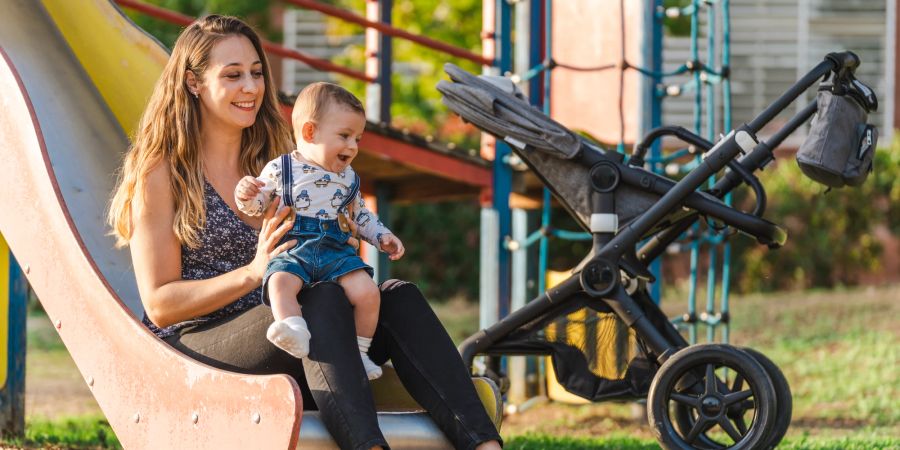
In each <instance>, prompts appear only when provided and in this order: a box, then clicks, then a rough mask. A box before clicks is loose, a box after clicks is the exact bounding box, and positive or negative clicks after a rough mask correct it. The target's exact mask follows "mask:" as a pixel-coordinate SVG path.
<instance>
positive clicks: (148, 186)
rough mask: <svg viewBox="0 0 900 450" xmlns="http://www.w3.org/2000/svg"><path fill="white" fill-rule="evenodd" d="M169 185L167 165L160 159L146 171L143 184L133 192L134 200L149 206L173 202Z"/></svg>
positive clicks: (169, 175) (170, 183)
mask: <svg viewBox="0 0 900 450" xmlns="http://www.w3.org/2000/svg"><path fill="white" fill-rule="evenodd" d="M171 185H172V177H171V171H170V170H169V166H168V165H166V164H164V163H163V162H161V161H160V162H158V163H156V164H154V165H153V167H151V168H150V170H148V171H147V176H146V177H145V178H144V182H143V186H141V188H140V189H139V190H138V191H137V192H135V195H136V196H137V197H138V198H136V200H138V202H140V203H143V204H146V205H148V206H150V207H155V206H161V205H164V204H166V203H173V202H172V189H171Z"/></svg>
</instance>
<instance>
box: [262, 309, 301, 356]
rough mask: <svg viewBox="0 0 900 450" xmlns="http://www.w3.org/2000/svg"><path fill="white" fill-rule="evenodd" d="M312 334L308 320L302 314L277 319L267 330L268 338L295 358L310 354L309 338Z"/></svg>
mask: <svg viewBox="0 0 900 450" xmlns="http://www.w3.org/2000/svg"><path fill="white" fill-rule="evenodd" d="M310 337H311V335H310V333H309V328H307V326H306V320H304V319H303V317H301V316H290V317H285V318H284V319H283V320H276V321H275V322H272V325H269V329H268V330H266V338H267V339H268V340H269V342H271V343H272V344H275V346H276V347H278V348H280V349H282V350H284V351H286V352H288V353H290V354H291V356H293V357H295V358H305V357H306V355H309V339H310Z"/></svg>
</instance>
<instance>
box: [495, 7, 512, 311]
mask: <svg viewBox="0 0 900 450" xmlns="http://www.w3.org/2000/svg"><path fill="white" fill-rule="evenodd" d="M495 4H496V8H497V9H496V17H497V18H496V20H497V22H496V24H495V26H496V27H495V30H496V34H497V37H496V41H495V42H496V43H497V49H496V50H497V52H496V55H497V56H496V59H495V61H494V64H495V66H496V67H497V68H498V69H499V70H500V74H501V75H502V74H506V73H507V72H509V71H510V70H512V8H511V7H510V5H509V3H508V2H506V1H505V0H496V3H495ZM510 153H511V150H510V148H509V145H507V144H506V143H505V142H503V141H500V140H498V141H496V145H495V149H494V167H493V176H494V192H493V199H492V200H493V204H494V209H496V210H497V214H498V225H499V237H500V239H499V242H498V243H497V245H499V246H500V248H499V251H498V253H497V258H498V271H499V273H498V274H497V275H498V277H499V280H498V283H497V291H498V292H497V300H498V311H497V314H498V318H500V319H502V318H504V317H506V316H507V315H508V314H509V307H510V292H511V283H512V280H511V278H512V270H511V266H510V254H509V251H508V250H507V249H506V246H505V242H506V238H507V237H508V236H510V234H511V233H512V215H511V212H510V208H509V195H510V193H511V191H512V169H511V168H510V166H509V164H508V163H507V159H508V158H509V155H510Z"/></svg>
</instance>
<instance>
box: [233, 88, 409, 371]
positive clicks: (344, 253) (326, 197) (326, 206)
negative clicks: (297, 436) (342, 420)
mask: <svg viewBox="0 0 900 450" xmlns="http://www.w3.org/2000/svg"><path fill="white" fill-rule="evenodd" d="M291 122H292V123H293V128H294V136H295V139H296V140H297V150H295V151H293V152H292V153H290V154H289V155H282V156H281V157H280V158H278V159H275V160H272V161H270V162H269V163H268V164H266V166H265V168H263V170H262V173H261V174H260V176H259V178H253V177H249V176H248V177H244V178H243V179H242V180H241V181H240V183H238V186H237V188H235V193H234V196H235V199H236V200H237V204H238V208H239V209H240V210H241V211H243V212H244V213H246V214H249V215H253V216H256V215H259V214H262V212H263V211H265V210H266V208H267V207H268V206H269V204H270V203H271V202H272V200H273V199H274V198H275V196H276V195H279V196H281V202H282V204H284V205H286V206H290V207H293V208H294V211H295V216H294V223H293V226H292V228H291V230H290V231H289V232H288V233H287V235H285V236H284V238H283V239H282V242H286V241H288V240H291V239H296V240H297V245H295V246H294V247H293V248H291V249H290V250H288V251H286V252H284V253H282V254H280V255H278V256H276V257H275V258H273V259H272V260H271V261H270V262H269V265H268V267H267V268H266V273H265V276H264V277H263V289H262V293H263V294H262V295H263V303H266V304H269V305H271V307H272V314H273V315H274V316H275V322H273V323H272V325H271V326H269V329H268V331H267V333H266V336H267V337H268V339H269V341H271V342H272V343H273V344H275V345H276V346H277V347H279V348H281V349H282V350H284V351H286V352H288V353H290V354H291V355H293V356H294V357H297V358H304V357H306V355H307V354H309V340H310V337H311V336H310V333H309V329H308V328H307V325H306V321H305V320H303V317H302V316H301V314H300V304H299V303H298V302H297V295H298V294H299V292H300V290H301V289H302V288H303V286H305V285H309V284H313V283H317V282H320V281H337V282H338V284H340V285H341V287H343V288H344V291H345V292H346V294H347V297H348V298H349V299H350V303H351V304H352V305H353V318H354V321H355V323H356V333H357V335H358V336H357V337H356V340H357V342H358V344H359V353H360V357H361V358H362V362H363V366H364V367H365V370H366V375H367V376H368V378H369V379H370V380H374V379H375V378H378V377H380V376H381V367H379V366H378V365H376V364H375V363H374V362H372V360H371V359H369V355H368V350H369V345H370V344H371V343H372V336H373V335H374V334H375V327H376V325H377V322H378V309H379V306H380V292H379V290H378V287H377V286H376V285H375V282H374V281H373V280H372V275H373V273H374V271H373V270H372V268H371V267H370V266H368V265H366V264H365V263H364V262H363V261H362V259H361V258H360V257H359V256H358V255H357V253H356V250H357V248H358V247H359V241H358V240H357V239H356V237H355V234H356V233H358V235H359V236H360V237H361V238H362V239H364V240H365V241H367V242H369V243H370V244H372V245H374V246H375V247H376V248H378V249H380V250H381V251H383V252H385V253H387V254H388V255H389V257H390V259H391V260H397V259H400V257H402V256H403V253H404V248H403V243H402V242H401V241H400V239H398V238H397V237H396V236H394V234H392V233H391V231H390V230H388V229H387V228H386V227H385V226H384V225H383V224H382V223H381V222H380V221H379V220H378V217H377V216H376V215H375V214H374V213H373V212H371V211H369V210H367V209H366V207H365V203H364V202H363V199H362V195H361V194H360V193H359V186H360V182H359V177H358V176H357V175H356V172H354V171H353V169H352V168H351V167H350V163H351V162H353V158H355V157H356V155H357V153H359V148H358V144H359V140H360V138H361V137H362V134H363V131H364V130H365V126H366V116H365V110H364V109H363V106H362V103H361V102H360V101H359V99H357V98H356V97H355V96H354V95H353V94H351V93H350V92H348V91H347V90H345V89H344V88H342V87H340V86H337V85H335V84H331V83H314V84H311V85H309V86H307V87H306V88H304V89H303V90H302V91H301V92H300V95H299V96H297V102H296V103H295V104H294V112H293V114H292V115H291Z"/></svg>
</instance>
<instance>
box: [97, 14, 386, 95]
mask: <svg viewBox="0 0 900 450" xmlns="http://www.w3.org/2000/svg"><path fill="white" fill-rule="evenodd" d="M115 1H116V3H118V4H119V5H121V6H122V7H125V8H128V9H133V10H135V11H138V12H141V13H144V14H146V15H148V16H151V17H156V18H157V19H161V20H164V21H166V22H169V23H174V24H176V25H184V26H187V25H190V24H191V23H192V22H193V21H194V20H195V18H194V17H191V16H187V15H184V14H181V13H178V12H175V11H171V10H168V9H165V8H160V7H158V6H154V5H150V4H147V3H144V2H140V1H137V0H115ZM262 44H263V48H264V49H265V50H266V51H267V52H269V53H271V54H275V55H278V56H282V57H285V58H290V59H295V60H297V61H301V62H303V63H305V64H308V65H309V66H311V67H314V68H316V69H318V70H322V71H326V72H335V73H339V74H341V75H346V76H348V77H351V78H355V79H357V80H362V81H365V82H368V83H373V82H375V78H374V77H371V76H369V75H366V74H365V73H363V72H360V71H358V70H353V69H349V68H347V67H343V66H339V65H337V64H335V63H333V62H331V61H328V60H324V59H320V58H316V57H313V56H310V55H307V54H306V53H303V52H300V51H298V50H294V49H290V48H287V47H284V46H282V45H278V44H276V43H274V42H270V41H266V40H263V42H262Z"/></svg>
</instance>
